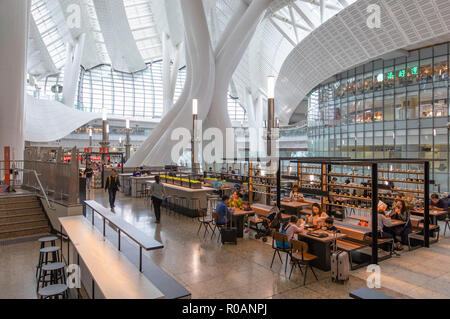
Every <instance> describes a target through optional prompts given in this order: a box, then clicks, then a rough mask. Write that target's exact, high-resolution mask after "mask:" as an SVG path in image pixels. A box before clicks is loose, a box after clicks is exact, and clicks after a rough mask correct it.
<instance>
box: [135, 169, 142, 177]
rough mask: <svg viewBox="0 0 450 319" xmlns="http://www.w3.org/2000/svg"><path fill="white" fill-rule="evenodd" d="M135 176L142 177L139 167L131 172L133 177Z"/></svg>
mask: <svg viewBox="0 0 450 319" xmlns="http://www.w3.org/2000/svg"><path fill="white" fill-rule="evenodd" d="M136 176H142V172H141V169H140V168H139V167H136V168H135V170H134V172H133V177H136Z"/></svg>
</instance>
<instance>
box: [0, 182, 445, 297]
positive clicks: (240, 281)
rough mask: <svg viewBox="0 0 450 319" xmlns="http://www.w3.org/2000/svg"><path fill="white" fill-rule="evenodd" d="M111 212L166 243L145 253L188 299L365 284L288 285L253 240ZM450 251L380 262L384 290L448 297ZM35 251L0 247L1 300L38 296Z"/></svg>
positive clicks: (436, 248) (123, 202)
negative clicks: (225, 239) (232, 241)
mask: <svg viewBox="0 0 450 319" xmlns="http://www.w3.org/2000/svg"><path fill="white" fill-rule="evenodd" d="M91 199H95V200H97V201H98V202H99V203H101V204H103V205H104V206H108V205H107V202H108V199H107V194H105V193H104V192H102V191H96V192H95V193H94V192H93V193H92V195H91ZM115 213H116V214H117V215H118V216H121V217H122V218H123V219H124V220H126V221H128V222H129V223H131V224H133V225H135V226H136V227H137V228H139V229H141V230H142V231H144V232H145V233H147V234H149V235H151V236H154V238H155V239H157V240H159V241H161V242H163V244H164V245H165V247H164V249H162V250H158V251H152V252H149V253H145V254H146V255H147V257H148V258H151V259H152V260H153V262H155V263H156V264H157V265H158V266H160V267H161V268H162V269H164V270H165V271H166V272H168V273H169V274H170V275H172V276H173V277H174V278H175V279H177V280H178V281H179V282H180V283H181V284H182V285H183V286H185V287H186V288H187V289H188V290H189V291H190V292H191V293H192V298H227V299H246V298H288V299H292V298H308V299H311V298H314V299H316V298H349V295H348V294H349V292H350V291H352V290H355V289H358V288H360V287H364V286H365V285H366V283H365V279H366V277H367V273H366V272H365V269H360V270H358V271H354V272H352V275H351V277H350V280H349V281H348V282H347V283H346V284H338V283H333V282H332V281H331V279H330V273H329V272H322V271H320V270H317V271H316V273H317V275H318V277H319V281H315V279H314V277H313V275H312V274H311V273H309V274H308V279H307V283H306V286H303V276H302V275H301V274H300V273H299V271H298V270H294V273H293V275H292V278H291V279H288V278H287V277H288V275H286V274H285V272H284V265H281V263H280V262H279V260H278V261H277V260H276V261H275V263H274V266H273V268H272V269H270V262H271V258H272V253H273V251H272V249H271V247H270V245H268V244H265V243H263V242H262V241H257V240H254V239H251V238H244V239H239V240H238V245H237V246H234V245H221V244H219V243H217V237H216V238H215V239H213V240H211V239H210V237H209V236H207V238H206V239H203V235H201V236H197V234H196V233H197V228H198V223H197V220H196V219H190V218H187V217H183V216H178V215H176V216H175V215H169V214H168V213H167V212H164V211H163V215H162V222H161V224H159V225H157V224H155V223H154V216H153V214H152V212H151V207H150V206H149V205H148V203H146V202H145V200H143V199H132V198H130V197H124V196H123V195H121V194H120V195H118V199H117V203H116V209H115ZM249 235H250V236H251V233H249ZM246 237H248V235H247V236H246ZM449 245H450V240H449V239H448V238H447V239H442V240H441V242H440V243H439V244H436V245H433V246H432V248H431V249H420V250H416V251H413V252H404V253H402V256H401V257H399V258H392V259H390V260H387V261H384V262H382V263H381V271H382V289H381V292H384V293H386V294H389V295H391V296H393V297H397V298H437V297H442V298H444V297H445V298H450V291H449V287H450V267H449V265H450V250H449ZM38 248H39V244H38V243H36V242H33V241H31V242H24V243H17V244H12V245H6V246H2V245H0V256H1V258H0V287H1V289H0V298H35V297H36V295H35V292H34V291H35V288H34V287H35V279H34V265H35V263H36V261H37V259H38ZM288 273H289V267H288Z"/></svg>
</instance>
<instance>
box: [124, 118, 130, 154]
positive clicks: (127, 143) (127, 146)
mask: <svg viewBox="0 0 450 319" xmlns="http://www.w3.org/2000/svg"><path fill="white" fill-rule="evenodd" d="M125 131H126V139H125V159H126V161H128V160H129V159H130V156H131V139H130V120H129V119H127V120H126V121H125Z"/></svg>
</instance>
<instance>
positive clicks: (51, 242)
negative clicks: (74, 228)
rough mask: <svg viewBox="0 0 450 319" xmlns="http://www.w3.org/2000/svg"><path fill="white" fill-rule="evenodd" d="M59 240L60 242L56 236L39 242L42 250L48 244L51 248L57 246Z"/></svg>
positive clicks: (40, 239) (43, 238)
mask: <svg viewBox="0 0 450 319" xmlns="http://www.w3.org/2000/svg"><path fill="white" fill-rule="evenodd" d="M57 240H58V237H56V236H47V237H42V238H39V239H38V242H40V243H41V249H42V248H45V244H46V243H50V244H51V246H55V245H56V241H57Z"/></svg>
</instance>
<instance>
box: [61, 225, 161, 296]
mask: <svg viewBox="0 0 450 319" xmlns="http://www.w3.org/2000/svg"><path fill="white" fill-rule="evenodd" d="M59 221H60V222H61V226H62V228H63V229H64V231H65V233H66V234H67V236H68V237H69V239H70V241H71V242H72V243H73V246H74V248H75V250H76V252H77V254H78V256H79V258H80V259H81V260H82V261H83V264H84V265H85V266H86V268H87V270H88V272H89V274H90V275H91V277H92V280H93V281H94V282H95V285H94V284H92V290H91V298H93V299H94V298H95V295H96V292H95V288H96V287H98V288H99V290H100V293H101V295H102V296H103V297H105V298H107V299H160V298H164V294H163V293H162V292H161V291H160V290H159V289H158V288H157V287H156V286H155V285H154V284H153V283H152V282H150V281H149V280H148V279H147V278H146V277H145V275H144V274H142V273H141V272H139V271H138V269H137V268H136V267H135V266H134V265H133V264H132V263H131V262H130V261H129V260H128V258H127V257H125V256H124V255H123V254H122V253H121V252H120V251H118V250H117V249H116V248H115V247H114V246H113V245H112V244H111V243H110V242H109V241H107V240H104V238H103V236H102V235H101V234H100V233H99V232H98V231H97V229H96V228H95V226H93V225H92V224H90V223H89V222H88V221H87V220H86V219H85V218H84V217H83V216H72V217H63V218H59ZM97 294H98V292H97Z"/></svg>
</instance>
